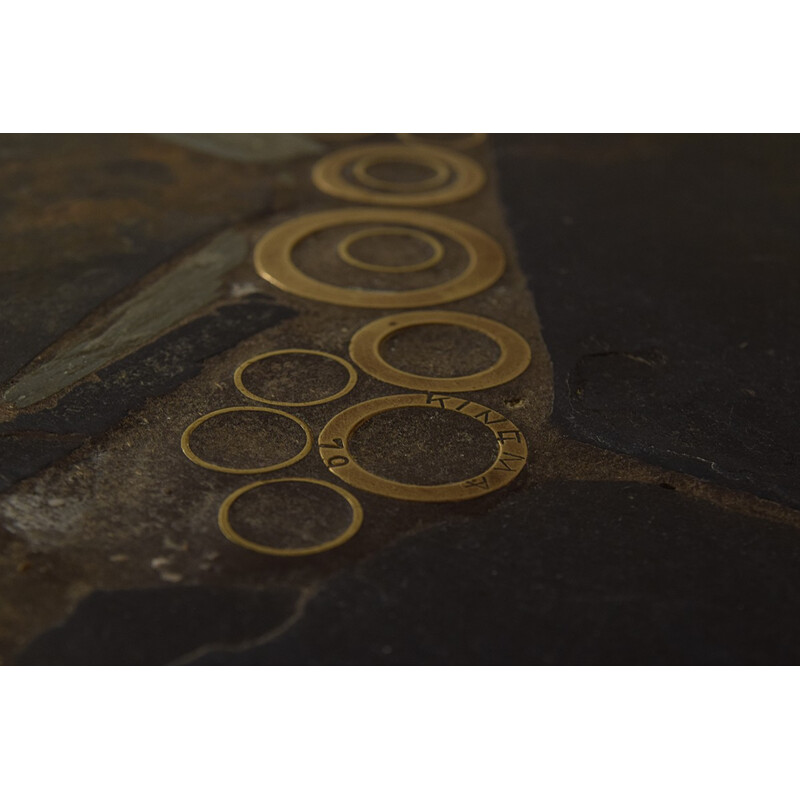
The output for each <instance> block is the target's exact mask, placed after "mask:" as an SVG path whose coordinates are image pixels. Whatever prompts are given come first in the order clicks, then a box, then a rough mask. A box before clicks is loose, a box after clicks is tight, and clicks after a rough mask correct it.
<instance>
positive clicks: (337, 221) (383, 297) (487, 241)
mask: <svg viewBox="0 0 800 800" xmlns="http://www.w3.org/2000/svg"><path fill="white" fill-rule="evenodd" d="M360 223H388V224H401V225H411V226H414V227H418V228H426V229H428V230H431V231H433V232H434V233H438V234H442V235H443V236H448V237H450V238H452V239H454V240H455V241H456V242H458V244H460V245H461V246H462V247H463V248H464V250H466V252H467V258H468V262H467V267H466V269H465V270H464V271H463V272H461V273H460V274H459V275H456V277H455V278H451V279H450V280H448V281H445V282H444V283H440V284H438V285H437V286H430V287H426V288H424V289H407V290H403V291H371V290H368V289H354V288H350V287H347V286H334V285H332V284H330V283H323V282H322V281H318V280H316V279H315V278H312V277H311V276H309V275H306V274H305V273H304V272H301V271H300V270H299V269H298V268H297V266H296V265H295V263H294V262H293V261H292V250H293V249H294V247H295V245H297V243H298V242H300V241H301V240H302V239H305V238H306V237H307V236H310V235H311V234H312V233H315V232H317V231H320V230H324V229H326V228H332V227H336V226H337V225H353V224H360ZM505 266H506V259H505V253H504V252H503V248H502V247H500V245H499V244H498V243H497V242H496V241H495V240H494V239H492V238H491V237H490V236H488V235H487V234H486V233H484V232H483V231H482V230H479V229H478V228H474V227H473V226H472V225H468V224H467V223H466V222H461V220H457V219H453V218H451V217H444V216H441V215H439V214H431V213H430V212H425V211H412V210H407V209H388V208H387V209H384V208H339V209H334V210H332V211H320V212H317V213H315V214H305V215H304V216H302V217H296V218H295V219H291V220H289V221H288V222H284V223H283V224H282V225H279V226H278V227H277V228H273V229H272V230H271V231H268V232H267V233H266V234H265V235H264V236H263V237H262V238H261V240H260V241H259V242H258V244H257V245H256V249H255V267H256V271H257V272H258V274H259V275H261V277H262V278H264V279H265V280H268V281H269V282H270V283H272V284H274V285H275V286H277V287H278V288H279V289H283V291H285V292H290V293H292V294H296V295H299V296H300V297H307V298H310V299H311V300H322V301H323V302H326V303H336V304H337V305H342V306H355V307H358V308H419V307H422V306H435V305H441V304H443V303H450V302H452V301H454V300H460V299H462V298H463V297H469V296H470V295H473V294H477V293H478V292H482V291H483V290H484V289H488V288H489V287H490V286H491V285H492V284H493V283H495V282H496V281H497V279H498V278H499V277H500V276H501V275H502V274H503V271H504V270H505Z"/></svg>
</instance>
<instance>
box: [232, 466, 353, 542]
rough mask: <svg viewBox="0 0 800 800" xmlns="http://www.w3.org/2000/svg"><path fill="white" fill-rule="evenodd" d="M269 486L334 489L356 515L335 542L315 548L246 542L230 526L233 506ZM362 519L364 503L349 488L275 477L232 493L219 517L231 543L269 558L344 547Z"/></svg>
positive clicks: (302, 479)
mask: <svg viewBox="0 0 800 800" xmlns="http://www.w3.org/2000/svg"><path fill="white" fill-rule="evenodd" d="M269 483H313V484H316V485H317V486H324V487H325V488H327V489H332V490H333V491H334V492H336V494H338V495H340V496H341V497H344V499H345V500H346V501H347V504H348V505H349V506H350V508H351V510H352V512H353V519H352V521H351V522H350V525H348V526H347V529H346V530H345V531H344V533H341V534H339V535H338V536H337V537H336V538H335V539H331V540H330V541H329V542H323V543H322V544H318V545H314V546H313V547H292V548H289V547H287V548H282V547H269V546H268V545H265V544H257V543H256V542H251V541H250V540H249V539H245V538H244V536H242V535H241V534H238V533H236V531H235V530H234V529H233V527H232V526H231V523H230V518H229V516H230V510H231V506H232V505H233V503H234V501H235V500H236V499H237V498H238V497H241V496H242V495H243V494H244V493H245V492H249V491H250V490H251V489H256V488H258V487H259V486H265V485H266V484H269ZM363 520H364V511H363V509H362V508H361V503H359V502H358V500H357V499H356V498H355V497H354V496H353V495H352V494H350V492H348V491H347V490H346V489H342V488H341V487H340V486H335V485H334V484H332V483H328V482H327V481H320V480H317V479H316V478H272V479H271V480H266V481H256V482H255V483H251V484H248V485H247V486H243V487H242V488H241V489H237V490H236V491H235V492H232V493H231V494H229V495H228V496H227V497H226V498H225V499H224V500H223V501H222V505H221V506H220V507H219V515H218V516H217V521H218V523H219V528H220V530H221V531H222V533H223V535H224V536H225V538H226V539H227V540H228V541H230V542H233V544H238V545H240V546H241V547H246V548H247V549H248V550H255V551H256V552H257V553H264V554H265V555H269V556H311V555H314V554H315V553H324V552H325V551H326V550H332V549H333V548H334V547H338V546H339V545H342V544H344V543H345V542H346V541H347V540H348V539H351V538H352V537H353V536H354V535H355V534H356V532H357V531H358V529H359V528H360V527H361V523H362V522H363Z"/></svg>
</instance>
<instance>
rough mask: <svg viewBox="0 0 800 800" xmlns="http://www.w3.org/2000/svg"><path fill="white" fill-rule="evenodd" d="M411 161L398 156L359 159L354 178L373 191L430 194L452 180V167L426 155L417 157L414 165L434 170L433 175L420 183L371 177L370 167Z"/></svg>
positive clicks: (356, 163) (439, 159) (354, 169)
mask: <svg viewBox="0 0 800 800" xmlns="http://www.w3.org/2000/svg"><path fill="white" fill-rule="evenodd" d="M408 161H409V159H408V158H407V157H406V158H397V157H396V156H387V155H377V156H375V155H373V156H364V157H363V158H359V159H358V161H356V162H355V163H354V164H353V177H354V178H355V179H356V180H357V181H358V182H359V183H360V184H362V185H364V186H369V187H370V188H371V189H380V190H381V191H383V192H429V191H431V190H432V189H438V188H439V187H440V186H444V184H446V183H447V181H448V180H449V179H450V175H451V170H450V167H449V166H448V165H447V164H446V163H445V162H444V161H442V159H441V158H429V157H428V156H425V155H415V156H414V159H413V163H415V164H419V165H421V166H423V167H428V168H429V169H431V170H433V175H431V176H430V177H429V178H423V179H422V180H418V181H387V180H384V179H383V178H376V177H375V176H374V175H371V174H370V172H369V170H370V167H375V166H377V165H378V164H395V163H397V162H402V163H406V162H408Z"/></svg>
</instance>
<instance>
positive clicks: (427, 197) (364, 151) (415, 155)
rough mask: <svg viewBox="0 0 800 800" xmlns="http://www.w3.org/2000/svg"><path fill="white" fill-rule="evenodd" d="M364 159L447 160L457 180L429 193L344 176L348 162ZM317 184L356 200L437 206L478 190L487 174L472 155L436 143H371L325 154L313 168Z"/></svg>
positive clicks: (332, 193) (320, 187)
mask: <svg viewBox="0 0 800 800" xmlns="http://www.w3.org/2000/svg"><path fill="white" fill-rule="evenodd" d="M363 158H383V159H388V160H391V161H404V160H405V161H409V160H410V161H413V160H417V161H420V160H421V159H423V158H430V159H436V158H438V159H439V160H441V161H444V162H445V163H446V164H447V166H448V168H449V169H450V171H451V172H452V174H453V180H452V181H451V182H450V183H448V184H447V185H446V186H440V187H439V188H438V189H433V190H432V191H428V192H424V191H423V192H409V191H402V192H399V193H394V194H393V193H391V192H380V191H378V190H376V189H371V188H369V187H368V186H359V185H357V184H355V183H350V182H349V181H347V180H346V178H345V177H344V169H345V167H346V166H347V165H348V164H352V163H353V162H354V161H358V160H360V159H363ZM311 179H312V181H313V182H314V185H315V186H316V187H317V189H319V190H320V191H322V192H325V194H330V195H333V196H334V197H341V198H342V199H343V200H350V201H351V202H356V203H375V204H377V205H391V206H435V205H441V204H442V203H454V202H456V200H463V199H464V198H465V197H470V196H471V195H473V194H475V193H476V192H478V191H479V190H480V189H481V187H482V186H483V184H484V183H485V182H486V173H485V172H484V170H483V167H481V165H480V164H478V162H477V161H474V160H473V159H471V158H470V157H469V156H465V155H463V154H462V153H458V152H456V151H454V150H448V149H446V148H444V147H434V146H432V145H422V144H420V145H407V144H371V145H357V146H356V147H345V148H342V149H341V150H336V151H334V152H333V153H329V154H328V155H326V156H323V157H322V158H321V159H320V160H319V161H317V163H316V164H314V167H313V168H312V170H311Z"/></svg>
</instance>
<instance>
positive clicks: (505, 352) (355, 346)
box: [350, 311, 531, 392]
mask: <svg viewBox="0 0 800 800" xmlns="http://www.w3.org/2000/svg"><path fill="white" fill-rule="evenodd" d="M418 325H457V326H459V327H462V328H469V329H470V330H473V331H479V332H480V333H483V334H485V335H486V336H488V337H489V338H490V339H492V341H494V342H496V343H497V345H498V347H499V348H500V358H499V359H498V360H497V361H496V362H495V363H494V364H493V365H492V366H491V367H489V368H488V369H484V370H482V371H481V372H475V373H473V374H472V375H462V376H459V377H457V378H435V377H428V376H425V375H417V374H415V373H413V372H406V371H404V370H402V369H397V367H393V366H392V365H391V364H389V363H387V362H386V361H385V360H384V358H383V357H382V356H381V344H383V342H384V341H385V340H386V339H388V338H389V337H390V336H392V335H394V334H395V333H397V332H398V331H402V330H405V329H406V328H414V327H417V326H418ZM350 358H352V359H353V361H355V362H356V364H358V366H359V367H361V369H363V370H364V372H366V373H368V374H369V375H372V377H373V378H377V379H378V380H381V381H384V382H385V383H392V384H394V385H395V386H403V387H404V388H406V389H425V390H431V391H436V392H457V391H461V392H474V391H476V390H477V389H488V388H490V387H492V386H500V384H503V383H508V381H510V380H512V379H513V378H516V377H517V375H519V374H521V373H522V372H524V371H525V369H527V367H528V364H530V362H531V349H530V347H529V346H528V343H527V342H526V341H525V340H524V339H523V338H522V337H521V336H520V335H519V334H518V333H517V332H516V331H513V330H511V328H508V327H506V326H505V325H501V324H500V323H499V322H496V321H495V320H493V319H487V318H486V317H479V316H477V315H476V314H462V313H459V312H456V311H408V312H406V313H403V314H392V315H390V316H388V317H381V318H380V319H376V320H374V321H373V322H370V323H369V324H368V325H365V326H364V327H363V328H361V329H360V330H358V331H356V333H355V335H354V336H353V338H352V339H351V341H350Z"/></svg>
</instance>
